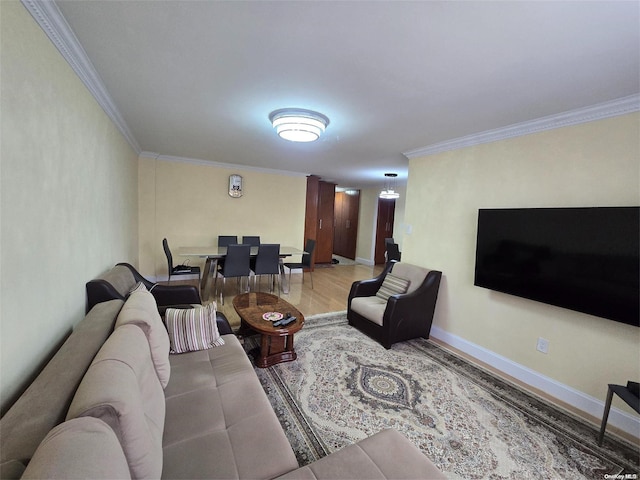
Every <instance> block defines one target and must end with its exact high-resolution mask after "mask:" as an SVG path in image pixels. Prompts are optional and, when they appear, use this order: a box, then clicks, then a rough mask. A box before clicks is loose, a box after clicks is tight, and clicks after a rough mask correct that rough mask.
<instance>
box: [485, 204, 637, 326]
mask: <svg viewBox="0 0 640 480" xmlns="http://www.w3.org/2000/svg"><path fill="white" fill-rule="evenodd" d="M474 284H475V285H477V286H479V287H484V288H488V289H491V290H495V291H498V292H503V293H508V294H511V295H516V296H519V297H524V298H528V299H531V300H536V301H539V302H544V303H547V304H550V305H556V306H558V307H564V308H568V309H571V310H576V311H578V312H584V313H588V314H591V315H595V316H598V317H602V318H607V319H610V320H615V321H617V322H622V323H626V324H629V325H635V326H640V207H585V208H499V209H480V210H479V211H478V235H477V243H476V266H475V281H474Z"/></svg>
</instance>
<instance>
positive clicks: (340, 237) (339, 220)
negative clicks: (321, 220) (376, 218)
mask: <svg viewBox="0 0 640 480" xmlns="http://www.w3.org/2000/svg"><path fill="white" fill-rule="evenodd" d="M346 197H347V195H346V194H345V193H344V192H336V197H335V204H334V205H335V207H334V209H335V212H334V222H333V253H335V254H336V255H342V256H344V252H345V250H346V239H347V238H346V231H345V223H346V217H347V212H346V210H347V205H346V202H347V198H346Z"/></svg>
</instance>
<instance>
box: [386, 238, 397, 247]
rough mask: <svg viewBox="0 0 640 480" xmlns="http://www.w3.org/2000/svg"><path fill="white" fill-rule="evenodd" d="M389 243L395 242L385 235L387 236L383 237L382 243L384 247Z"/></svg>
mask: <svg viewBox="0 0 640 480" xmlns="http://www.w3.org/2000/svg"><path fill="white" fill-rule="evenodd" d="M390 243H396V242H395V240H394V239H393V237H387V238H385V239H384V245H385V247H386V246H387V245H389V244H390Z"/></svg>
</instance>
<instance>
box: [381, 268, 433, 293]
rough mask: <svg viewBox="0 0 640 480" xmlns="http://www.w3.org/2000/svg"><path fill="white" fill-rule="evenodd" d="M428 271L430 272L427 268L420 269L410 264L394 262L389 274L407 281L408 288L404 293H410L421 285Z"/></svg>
mask: <svg viewBox="0 0 640 480" xmlns="http://www.w3.org/2000/svg"><path fill="white" fill-rule="evenodd" d="M430 271H431V270H429V269H427V268H422V267H419V266H417V265H412V264H410V263H402V262H396V263H394V264H393V267H392V270H391V273H393V274H394V275H395V276H396V277H400V278H403V279H405V280H409V287H408V288H407V292H406V293H411V292H413V291H414V290H416V289H418V287H420V285H422V283H423V282H424V280H425V278H427V275H429V272H430Z"/></svg>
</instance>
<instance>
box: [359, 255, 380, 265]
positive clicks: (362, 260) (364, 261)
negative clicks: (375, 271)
mask: <svg viewBox="0 0 640 480" xmlns="http://www.w3.org/2000/svg"><path fill="white" fill-rule="evenodd" d="M356 263H361V264H363V265H369V266H373V265H375V264H374V263H373V260H371V259H370V258H363V257H356Z"/></svg>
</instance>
